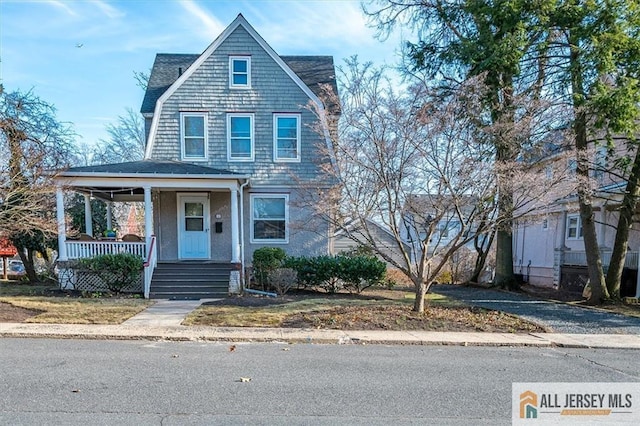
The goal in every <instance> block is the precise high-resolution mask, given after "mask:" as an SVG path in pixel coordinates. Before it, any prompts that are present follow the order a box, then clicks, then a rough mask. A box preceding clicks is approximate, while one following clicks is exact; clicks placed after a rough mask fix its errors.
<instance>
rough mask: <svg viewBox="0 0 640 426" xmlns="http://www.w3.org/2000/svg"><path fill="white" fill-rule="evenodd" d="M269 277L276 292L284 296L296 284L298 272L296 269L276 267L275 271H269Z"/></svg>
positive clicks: (270, 283)
mask: <svg viewBox="0 0 640 426" xmlns="http://www.w3.org/2000/svg"><path fill="white" fill-rule="evenodd" d="M267 279H268V281H269V285H270V286H271V287H272V288H273V289H275V291H276V293H278V294H279V295H280V296H282V295H284V294H285V293H286V292H287V291H289V290H291V289H292V288H293V286H295V285H296V282H297V281H298V274H297V272H296V271H295V269H291V268H276V269H274V270H273V271H269V273H268V274H267Z"/></svg>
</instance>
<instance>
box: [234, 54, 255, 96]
mask: <svg viewBox="0 0 640 426" xmlns="http://www.w3.org/2000/svg"><path fill="white" fill-rule="evenodd" d="M229 87H230V88H232V89H250V88H251V56H229Z"/></svg>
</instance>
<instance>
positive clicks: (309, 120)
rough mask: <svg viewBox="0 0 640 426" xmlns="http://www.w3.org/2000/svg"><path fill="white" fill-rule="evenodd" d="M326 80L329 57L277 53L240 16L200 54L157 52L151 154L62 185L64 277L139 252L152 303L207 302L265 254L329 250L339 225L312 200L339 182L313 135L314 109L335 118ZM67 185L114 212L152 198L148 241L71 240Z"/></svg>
mask: <svg viewBox="0 0 640 426" xmlns="http://www.w3.org/2000/svg"><path fill="white" fill-rule="evenodd" d="M325 84H328V85H329V86H330V87H333V88H334V89H335V85H336V83H335V71H334V65H333V58H332V57H330V56H279V55H278V54H276V52H275V51H274V50H273V49H272V48H271V47H270V46H269V45H268V44H267V42H266V41H265V40H264V39H263V38H262V37H261V36H260V35H259V34H258V33H257V32H256V31H255V29H254V28H253V27H251V25H249V23H248V22H247V21H246V20H245V18H244V17H243V16H242V15H238V17H237V18H236V19H235V20H234V21H233V22H232V23H231V24H230V25H229V26H228V27H227V28H226V29H225V30H224V31H223V32H222V34H220V36H218V38H217V39H216V40H215V41H214V42H213V43H212V44H211V45H210V46H209V47H208V48H207V49H206V50H205V51H204V52H203V53H202V54H200V55H197V54H195V55H186V54H158V55H157V56H156V59H155V62H154V64H153V68H152V70H151V74H150V78H149V84H148V87H147V91H146V94H145V97H144V100H143V103H142V108H141V112H142V114H143V116H144V118H145V129H146V133H147V144H146V152H145V156H144V159H143V160H142V161H134V162H125V163H119V164H106V165H99V166H88V167H74V168H71V169H69V170H67V171H65V172H64V173H62V174H60V176H59V177H58V178H57V184H58V192H57V207H58V223H59V229H60V232H59V247H60V250H59V260H60V267H61V270H64V269H65V267H66V265H67V263H65V262H68V261H69V260H72V259H76V258H80V257H86V256H93V255H96V254H100V253H112V252H121V251H130V252H134V253H137V254H140V255H141V256H142V257H144V259H145V272H144V278H143V279H142V280H141V281H142V284H141V285H142V287H143V290H144V294H145V297H185V298H186V297H209V296H214V295H219V294H226V293H227V292H237V291H239V290H240V287H241V285H242V274H241V271H243V270H244V265H245V264H246V263H249V262H250V260H251V256H252V253H253V251H254V250H255V249H257V248H259V247H263V246H273V247H282V248H283V249H284V250H285V251H286V252H288V253H290V254H293V255H319V254H328V253H330V252H331V249H330V245H331V239H330V234H331V229H330V226H329V224H328V223H326V222H324V221H322V220H320V219H319V218H318V217H317V215H315V210H314V207H313V206H312V205H311V203H310V202H309V194H310V193H311V191H309V189H310V188H311V189H313V191H318V190H322V188H328V187H330V186H331V184H332V181H331V178H330V177H329V176H328V175H327V174H326V173H323V167H324V166H326V165H328V164H329V165H330V164H331V160H330V158H331V155H330V148H331V143H330V140H329V137H328V130H326V131H325V132H324V134H322V132H318V131H317V130H315V128H317V127H318V126H317V124H318V119H317V115H316V114H315V113H314V112H313V111H312V109H311V108H309V106H310V105H312V106H314V107H315V108H316V110H317V111H321V112H323V111H326V109H325V105H323V103H322V101H321V92H322V88H323V87H324V85H325ZM327 109H329V110H334V111H335V109H334V108H333V107H332V106H331V105H329V106H328V108H327ZM64 190H73V191H77V192H81V193H84V194H85V200H89V198H90V197H97V198H100V199H102V200H105V201H106V202H107V205H108V206H110V205H111V203H112V202H119V201H144V205H145V235H143V236H141V237H142V238H141V241H119V240H118V239H116V240H113V239H109V240H98V239H95V240H90V238H91V237H89V238H88V239H89V241H81V240H68V239H67V238H66V230H65V218H64V213H63V212H64V197H63V194H64ZM87 206H89V204H88V202H87ZM326 208H330V206H326ZM87 217H89V218H90V217H91V211H90V209H89V208H87ZM87 230H88V233H90V232H89V230H90V223H89V221H88V223H87ZM62 275H64V276H68V277H73V273H70V274H66V275H65V274H62ZM75 278H77V277H75ZM64 281H65V280H64V279H62V280H61V285H63V286H65V285H67V286H68V285H71V284H69V282H67V283H65V282H64ZM67 281H69V279H68V280H67Z"/></svg>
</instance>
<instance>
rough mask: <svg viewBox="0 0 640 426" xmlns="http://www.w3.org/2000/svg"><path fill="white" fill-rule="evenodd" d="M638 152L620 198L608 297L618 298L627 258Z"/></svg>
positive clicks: (638, 191) (639, 178)
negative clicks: (620, 204) (620, 203)
mask: <svg viewBox="0 0 640 426" xmlns="http://www.w3.org/2000/svg"><path fill="white" fill-rule="evenodd" d="M639 182H640V150H637V151H636V155H635V157H634V160H633V167H632V168H631V174H630V175H629V179H628V180H627V187H626V190H625V192H624V196H623V198H622V206H621V207H620V216H619V218H618V226H617V227H616V239H615V243H614V244H613V253H611V262H610V263H609V270H608V271H607V279H606V283H607V291H608V292H609V296H610V297H614V298H619V297H620V281H621V280H622V270H623V269H624V262H625V259H626V257H627V245H628V243H629V230H630V229H631V226H632V225H633V215H634V213H635V211H636V206H637V205H638V197H640V185H639Z"/></svg>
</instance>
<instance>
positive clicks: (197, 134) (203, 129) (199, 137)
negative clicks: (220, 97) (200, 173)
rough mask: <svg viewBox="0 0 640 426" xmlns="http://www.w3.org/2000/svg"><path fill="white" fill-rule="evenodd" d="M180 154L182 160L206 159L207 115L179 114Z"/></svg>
mask: <svg viewBox="0 0 640 426" xmlns="http://www.w3.org/2000/svg"><path fill="white" fill-rule="evenodd" d="M180 139H181V154H182V158H183V159H184V160H206V159H207V146H208V143H207V114H206V113H203V112H183V113H181V114H180Z"/></svg>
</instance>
